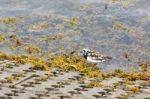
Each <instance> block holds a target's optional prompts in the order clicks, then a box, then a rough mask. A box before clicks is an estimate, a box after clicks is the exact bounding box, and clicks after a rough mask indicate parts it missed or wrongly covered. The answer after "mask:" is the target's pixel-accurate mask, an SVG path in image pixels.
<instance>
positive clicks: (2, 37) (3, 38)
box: [0, 34, 5, 43]
mask: <svg viewBox="0 0 150 99" xmlns="http://www.w3.org/2000/svg"><path fill="white" fill-rule="evenodd" d="M4 40H5V37H4V36H3V35H2V34H0V43H1V42H3V41H4Z"/></svg>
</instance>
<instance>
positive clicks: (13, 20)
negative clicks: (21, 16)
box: [0, 17, 16, 24]
mask: <svg viewBox="0 0 150 99" xmlns="http://www.w3.org/2000/svg"><path fill="white" fill-rule="evenodd" d="M0 23H5V24H14V23H16V18H14V17H7V18H0Z"/></svg>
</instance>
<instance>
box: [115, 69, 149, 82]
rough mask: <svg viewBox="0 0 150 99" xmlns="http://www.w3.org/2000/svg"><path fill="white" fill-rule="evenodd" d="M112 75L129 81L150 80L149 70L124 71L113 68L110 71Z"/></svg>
mask: <svg viewBox="0 0 150 99" xmlns="http://www.w3.org/2000/svg"><path fill="white" fill-rule="evenodd" d="M112 75H113V76H117V77H120V78H124V79H127V80H129V81H136V80H144V81H148V80H150V71H148V70H147V71H144V72H143V71H142V72H140V71H136V72H124V71H121V70H115V71H114V72H113V73H112Z"/></svg>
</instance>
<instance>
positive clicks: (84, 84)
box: [0, 60, 150, 99]
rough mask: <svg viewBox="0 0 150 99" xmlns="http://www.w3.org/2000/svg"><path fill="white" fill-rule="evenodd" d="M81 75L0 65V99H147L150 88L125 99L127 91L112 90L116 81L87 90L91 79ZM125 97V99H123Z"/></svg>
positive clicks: (5, 62)
mask: <svg viewBox="0 0 150 99" xmlns="http://www.w3.org/2000/svg"><path fill="white" fill-rule="evenodd" d="M82 76H83V75H82V74H81V73H78V72H74V71H63V70H62V69H57V68H53V69H51V70H49V71H37V70H33V69H31V65H29V64H25V65H22V64H17V63H16V62H14V61H8V60H3V61H0V99H128V98H129V99H130V98H131V99H150V87H145V88H144V87H143V89H142V91H141V92H140V93H136V94H132V95H131V96H130V97H128V96H127V95H128V91H126V90H122V89H121V88H116V89H113V87H111V86H113V84H114V83H117V82H121V79H120V78H115V77H114V78H112V79H106V80H103V81H102V83H103V84H105V85H108V86H110V87H100V88H99V87H93V88H90V87H88V83H89V81H90V80H92V79H86V80H83V79H82ZM125 96H126V97H128V98H125Z"/></svg>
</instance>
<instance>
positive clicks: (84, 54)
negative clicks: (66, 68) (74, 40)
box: [81, 48, 90, 58]
mask: <svg viewBox="0 0 150 99" xmlns="http://www.w3.org/2000/svg"><path fill="white" fill-rule="evenodd" d="M89 52H90V49H87V48H84V49H83V50H82V51H81V53H82V55H83V57H85V58H86V57H87V55H88V53H89Z"/></svg>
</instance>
